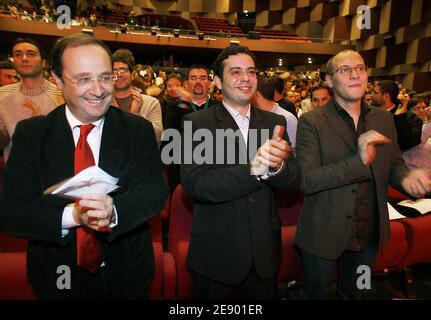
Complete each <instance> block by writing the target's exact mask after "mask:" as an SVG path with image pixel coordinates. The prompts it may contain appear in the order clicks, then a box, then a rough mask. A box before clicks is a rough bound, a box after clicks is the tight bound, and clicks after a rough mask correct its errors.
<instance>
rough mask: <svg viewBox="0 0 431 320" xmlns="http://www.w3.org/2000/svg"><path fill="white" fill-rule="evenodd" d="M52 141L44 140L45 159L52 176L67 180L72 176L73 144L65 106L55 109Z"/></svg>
mask: <svg viewBox="0 0 431 320" xmlns="http://www.w3.org/2000/svg"><path fill="white" fill-rule="evenodd" d="M49 135H50V136H51V137H52V139H47V140H46V146H45V159H48V160H49V162H50V165H51V167H52V168H53V173H54V172H55V175H54V176H57V177H62V178H63V179H64V178H68V177H71V176H73V166H74V160H73V159H74V152H75V143H74V142H73V135H72V130H71V129H70V126H69V123H68V122H67V119H66V111H65V106H64V105H63V106H60V107H58V108H57V109H56V112H55V113H54V114H53V119H52V130H51V131H50V134H49Z"/></svg>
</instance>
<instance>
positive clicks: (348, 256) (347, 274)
mask: <svg viewBox="0 0 431 320" xmlns="http://www.w3.org/2000/svg"><path fill="white" fill-rule="evenodd" d="M377 250H378V244H374V245H368V246H367V247H366V248H365V249H364V250H363V251H349V250H345V251H344V252H343V253H342V254H341V256H340V257H339V258H338V259H336V260H327V259H323V258H321V257H318V256H315V255H313V254H311V253H309V252H307V251H305V250H302V249H301V254H302V263H303V267H304V296H303V297H302V298H305V299H328V289H329V286H330V283H331V278H332V274H333V271H334V267H335V266H336V265H337V263H338V277H337V298H338V299H358V300H359V299H362V293H363V290H361V289H359V288H358V285H357V280H358V277H359V276H361V274H362V273H357V271H358V267H359V266H361V265H366V266H368V267H369V268H370V270H371V272H372V270H373V266H374V262H375V260H376V256H377Z"/></svg>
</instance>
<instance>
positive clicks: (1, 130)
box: [0, 38, 64, 161]
mask: <svg viewBox="0 0 431 320" xmlns="http://www.w3.org/2000/svg"><path fill="white" fill-rule="evenodd" d="M11 56H12V58H13V61H14V65H15V68H16V71H17V73H18V74H19V76H20V77H21V81H20V82H18V83H15V84H12V85H8V86H3V87H0V148H4V158H5V161H7V158H8V156H9V151H10V148H11V146H12V144H11V143H10V142H11V137H12V135H13V133H14V131H15V126H16V124H17V123H18V122H19V121H21V120H24V119H27V118H31V117H35V116H40V115H45V114H47V113H49V112H50V111H52V110H53V109H54V108H56V107H57V106H59V105H60V104H62V103H63V102H64V100H63V96H62V94H61V92H60V91H59V90H58V89H57V87H56V86H55V85H54V84H52V83H50V82H49V81H47V80H45V79H44V78H43V68H42V66H43V63H44V59H45V58H46V56H45V53H44V51H43V49H42V47H41V46H40V45H39V43H37V42H36V41H34V40H32V39H29V38H18V39H16V40H15V42H14V43H13V44H12V49H11Z"/></svg>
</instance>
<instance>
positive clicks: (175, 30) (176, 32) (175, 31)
mask: <svg viewBox="0 0 431 320" xmlns="http://www.w3.org/2000/svg"><path fill="white" fill-rule="evenodd" d="M179 36H180V29H174V37H175V38H178V37H179Z"/></svg>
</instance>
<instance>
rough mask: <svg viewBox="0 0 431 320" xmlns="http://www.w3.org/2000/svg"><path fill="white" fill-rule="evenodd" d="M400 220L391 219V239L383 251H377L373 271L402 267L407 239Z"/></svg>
mask: <svg viewBox="0 0 431 320" xmlns="http://www.w3.org/2000/svg"><path fill="white" fill-rule="evenodd" d="M401 220H403V219H401ZM401 220H391V221H390V228H391V239H390V240H389V243H388V244H387V245H386V246H385V248H384V250H383V252H382V251H379V253H378V255H377V260H376V263H375V265H374V271H375V272H383V271H388V270H390V269H398V268H403V267H404V266H405V265H404V264H403V263H402V260H403V258H404V256H405V255H406V254H407V249H408V247H407V239H406V231H405V228H404V225H403V224H402V223H401V222H400V221H401Z"/></svg>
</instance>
